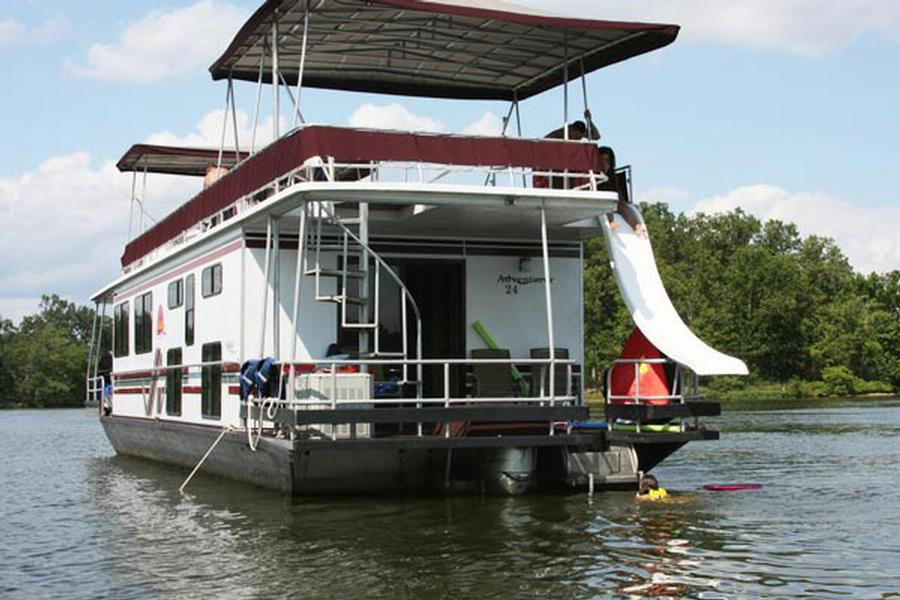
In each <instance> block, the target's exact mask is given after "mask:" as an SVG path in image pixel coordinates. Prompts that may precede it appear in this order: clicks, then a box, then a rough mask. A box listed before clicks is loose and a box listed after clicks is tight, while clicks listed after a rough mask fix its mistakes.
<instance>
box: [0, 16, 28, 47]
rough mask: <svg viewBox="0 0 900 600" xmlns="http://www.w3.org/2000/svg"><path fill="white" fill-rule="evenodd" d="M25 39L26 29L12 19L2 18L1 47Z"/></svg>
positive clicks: (0, 30)
mask: <svg viewBox="0 0 900 600" xmlns="http://www.w3.org/2000/svg"><path fill="white" fill-rule="evenodd" d="M24 37H25V27H24V26H23V25H22V24H21V23H19V22H18V21H16V20H15V19H13V18H12V17H0V45H3V44H12V43H14V42H18V41H19V40H21V39H22V38H24Z"/></svg>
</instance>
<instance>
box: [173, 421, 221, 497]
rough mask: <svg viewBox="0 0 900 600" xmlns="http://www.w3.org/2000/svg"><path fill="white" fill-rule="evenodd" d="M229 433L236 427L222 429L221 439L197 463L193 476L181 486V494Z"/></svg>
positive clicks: (189, 476) (192, 472)
mask: <svg viewBox="0 0 900 600" xmlns="http://www.w3.org/2000/svg"><path fill="white" fill-rule="evenodd" d="M229 431H234V427H232V426H231V425H228V426H227V427H225V428H224V429H222V432H221V433H220V434H219V437H217V438H216V441H214V442H213V443H212V446H210V447H209V450H207V451H206V454H204V455H203V458H201V459H200V462H198V463H197V466H196V467H194V470H193V471H191V474H190V475H188V476H187V479H185V480H184V483H182V484H181V487H179V488H178V492H179V493H181V494H183V493H184V488H185V486H186V485H187V484H188V483H190V481H191V479H193V477H194V475H195V474H196V473H197V471H199V470H200V467H201V466H203V463H204V462H206V459H207V458H209V455H210V454H212V451H213V450H215V448H216V446H218V445H219V442H221V441H222V438H224V437H225V434H226V433H228V432H229Z"/></svg>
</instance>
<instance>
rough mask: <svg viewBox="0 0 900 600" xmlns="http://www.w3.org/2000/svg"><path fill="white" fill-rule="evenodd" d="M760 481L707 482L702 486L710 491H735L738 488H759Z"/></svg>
mask: <svg viewBox="0 0 900 600" xmlns="http://www.w3.org/2000/svg"><path fill="white" fill-rule="evenodd" d="M762 486H763V484H761V483H709V484H707V485H704V486H703V489H704V490H709V491H711V492H737V491H739V490H760V489H762Z"/></svg>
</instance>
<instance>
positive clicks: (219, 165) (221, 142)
mask: <svg viewBox="0 0 900 600" xmlns="http://www.w3.org/2000/svg"><path fill="white" fill-rule="evenodd" d="M230 104H231V77H229V78H228V85H227V86H225V114H223V115H222V135H221V136H219V158H218V160H216V168H217V169H221V168H222V155H223V154H224V153H225V132H226V131H228V107H229V106H230Z"/></svg>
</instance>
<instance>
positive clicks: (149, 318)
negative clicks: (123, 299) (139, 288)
mask: <svg viewBox="0 0 900 600" xmlns="http://www.w3.org/2000/svg"><path fill="white" fill-rule="evenodd" d="M151 350H153V292H147V293H146V294H142V295H140V296H138V297H137V298H135V300H134V353H135V354H146V353H147V352H150V351H151Z"/></svg>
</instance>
